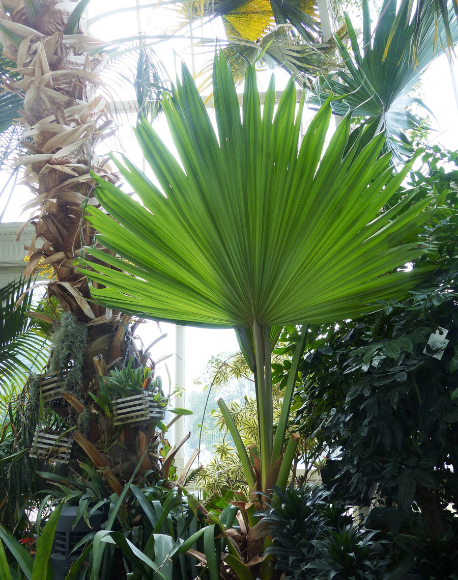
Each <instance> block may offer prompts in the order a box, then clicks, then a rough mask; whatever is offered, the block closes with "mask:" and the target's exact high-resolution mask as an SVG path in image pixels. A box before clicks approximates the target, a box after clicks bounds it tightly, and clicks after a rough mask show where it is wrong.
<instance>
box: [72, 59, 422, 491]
mask: <svg viewBox="0 0 458 580" xmlns="http://www.w3.org/2000/svg"><path fill="white" fill-rule="evenodd" d="M213 78H214V102H215V113H216V123H217V127H218V132H217V133H216V131H215V129H214V128H213V126H212V123H211V121H210V118H209V116H208V113H207V111H206V109H205V106H204V104H203V102H202V100H201V98H200V96H199V93H198V91H197V88H196V86H195V84H194V81H193V79H192V77H191V75H190V73H189V71H188V70H187V68H186V67H185V66H184V67H183V71H182V79H183V80H182V83H178V85H177V87H176V89H174V91H173V96H172V97H166V98H165V100H164V112H165V115H166V117H167V120H168V123H169V127H170V129H171V133H172V136H173V138H174V141H175V146H176V148H177V151H178V155H179V159H180V161H178V160H177V159H176V158H175V156H174V155H173V154H172V153H171V152H170V151H169V150H168V149H167V148H166V147H165V146H164V144H163V142H162V141H161V139H160V137H159V136H158V135H157V133H156V132H155V131H154V130H153V128H152V127H151V126H150V125H149V124H148V123H147V122H146V121H144V120H142V121H141V122H140V124H139V126H138V128H137V129H136V133H137V137H138V140H139V143H140V145H141V147H142V150H143V153H144V155H145V158H146V160H147V161H148V163H149V165H150V166H151V168H152V169H153V172H154V174H155V176H156V178H157V180H158V182H159V187H158V186H157V185H155V184H154V183H152V182H151V181H150V180H149V179H147V177H146V176H145V175H144V174H142V172H141V171H139V170H138V169H137V168H136V167H135V166H134V165H133V164H132V163H130V162H129V161H128V160H127V159H125V160H124V164H122V163H120V162H117V166H118V169H119V171H120V173H121V174H122V175H123V177H124V178H125V180H126V181H127V182H128V183H129V184H130V185H131V186H132V187H133V189H134V191H136V192H137V194H138V195H139V197H140V199H141V201H142V204H140V203H138V202H136V201H134V200H133V199H132V198H131V197H130V196H129V195H127V194H125V193H123V192H122V191H121V190H119V189H118V188H116V187H115V186H114V185H112V184H109V183H107V182H105V181H103V180H101V179H99V178H97V177H96V176H94V178H95V179H97V181H98V184H99V185H98V188H97V191H96V192H95V195H96V197H97V199H98V200H99V201H100V203H101V205H102V206H103V207H104V208H105V210H107V211H108V212H109V214H110V215H107V214H106V213H104V212H103V211H102V210H100V209H97V208H93V207H91V208H88V210H87V212H88V220H89V222H90V223H92V225H93V226H94V227H95V229H96V230H97V231H98V232H100V234H99V236H98V237H99V241H100V242H101V243H102V244H103V246H104V247H105V248H108V249H109V250H111V252H110V253H105V252H103V251H100V250H98V249H97V248H94V247H90V248H86V251H87V252H88V254H90V255H91V259H89V258H87V259H85V260H81V261H80V263H79V271H80V272H81V273H84V274H85V275H86V276H87V277H88V278H89V279H90V280H92V281H93V282H95V284H94V287H93V288H92V297H93V298H94V299H95V300H96V301H98V302H100V303H102V304H104V305H105V306H107V307H109V308H113V309H114V310H121V311H123V312H127V313H132V314H138V315H140V316H142V317H146V318H156V319H165V320H169V321H173V322H176V323H179V324H191V325H202V326H207V327H223V328H224V327H237V329H238V337H239V339H240V343H241V346H242V350H243V352H244V354H245V355H246V356H247V360H248V362H249V365H250V368H252V370H253V371H254V372H255V385H256V400H257V406H258V422H259V441H260V450H259V453H260V471H259V473H258V472H257V473H256V474H254V473H253V470H252V467H251V462H250V460H249V458H248V456H247V454H246V450H245V448H244V446H243V442H242V440H241V438H240V435H239V434H238V432H237V429H236V427H235V425H234V423H233V421H232V419H231V417H230V413H229V411H228V409H227V408H226V407H225V405H224V403H223V402H220V403H219V405H220V409H221V412H222V413H223V416H224V418H225V420H226V422H227V424H228V428H229V429H230V431H231V435H232V437H233V440H234V442H235V444H236V446H237V450H238V453H239V456H240V458H241V462H242V465H243V466H244V470H245V474H246V478H247V482H248V484H249V487H250V488H251V489H257V490H258V491H262V492H264V493H269V490H270V489H272V485H273V484H275V482H277V484H278V485H280V486H283V485H284V484H285V485H286V481H287V475H288V473H289V469H290V464H289V463H288V462H289V460H290V459H291V458H292V457H293V455H294V450H295V447H296V446H297V441H298V437H291V438H290V440H289V442H288V445H287V447H286V450H284V446H283V443H284V439H285V426H286V425H287V421H288V414H289V410H290V406H291V401H292V394H293V391H294V384H295V380H296V374H297V367H298V363H299V360H300V354H301V351H302V349H303V348H304V345H305V342H304V341H305V340H306V335H307V331H306V330H302V332H301V339H300V341H299V345H298V348H297V352H296V354H295V355H294V358H293V364H292V369H291V372H290V378H289V379H288V384H287V387H286V390H285V397H284V405H283V409H282V413H281V419H280V422H279V426H278V430H277V434H276V436H275V441H274V438H273V401H272V380H271V376H272V375H271V366H270V364H271V363H270V355H271V348H272V336H273V335H275V334H276V333H277V331H278V330H277V327H278V326H281V325H286V324H297V323H307V324H310V323H314V322H318V321H335V320H339V319H342V318H354V317H357V316H360V315H362V314H364V313H366V312H369V311H371V310H374V306H371V305H370V303H373V302H374V301H375V300H376V299H380V298H385V299H386V298H390V297H396V296H401V295H402V294H404V293H405V292H406V291H407V290H408V289H409V288H410V287H412V285H414V284H415V282H416V280H418V278H419V277H422V276H423V275H424V271H423V272H422V271H421V270H417V269H415V270H414V271H413V272H410V273H406V272H402V271H395V272H392V271H393V270H395V269H396V268H397V267H398V266H399V265H402V264H405V263H407V262H409V261H410V260H412V259H414V258H415V256H417V255H418V254H420V253H422V251H423V250H422V249H420V248H419V246H418V243H415V242H413V243H409V244H404V245H402V244H400V242H401V241H402V240H403V239H404V238H406V237H407V236H411V235H412V234H413V233H415V232H416V231H418V230H419V228H420V227H421V225H422V224H423V223H424V221H425V220H427V219H428V216H429V215H430V211H432V210H429V211H424V210H425V208H426V207H427V206H428V205H429V200H427V199H426V200H423V201H422V202H419V203H415V204H412V203H411V197H408V196H406V197H405V198H404V199H403V200H402V201H401V202H400V204H398V205H397V206H395V207H393V208H392V209H390V210H389V211H387V212H384V213H383V211H381V210H382V208H383V206H384V205H385V203H386V202H387V201H388V200H389V199H390V197H391V196H392V195H393V193H394V192H395V191H396V190H397V188H398V187H399V186H400V184H401V182H402V180H403V179H404V177H405V175H406V173H407V171H408V170H409V168H410V165H407V166H406V167H405V169H404V170H403V171H401V172H400V173H399V175H397V176H396V177H394V178H392V177H391V176H392V171H391V169H390V155H389V154H385V155H382V156H380V152H381V149H382V147H383V144H384V137H383V135H379V136H377V137H375V138H374V139H373V140H372V141H371V142H370V143H369V144H368V145H366V146H365V147H364V148H363V149H362V150H361V151H360V152H359V153H358V154H357V155H355V151H356V147H353V148H352V150H351V151H350V152H349V153H347V154H345V151H346V147H347V142H348V135H349V130H350V117H349V116H347V117H346V118H345V119H344V120H343V121H342V122H341V123H340V125H339V127H338V128H337V130H336V132H335V134H334V136H333V137H332V139H331V141H330V143H329V146H328V147H327V149H326V150H325V149H324V143H325V138H326V133H327V129H328V126H329V122H330V119H331V105H330V101H328V102H326V103H325V105H324V106H323V107H322V108H321V109H320V110H319V112H318V113H317V115H316V116H315V118H314V119H313V121H312V122H311V124H310V126H309V128H308V130H307V132H306V135H305V137H304V139H303V141H302V143H301V144H299V129H300V121H301V116H302V108H303V105H304V101H303V100H302V102H301V105H300V107H299V110H298V112H297V114H296V89H295V84H294V80H293V79H291V80H290V82H289V84H288V86H287V88H286V90H285V91H284V93H283V96H282V98H281V100H280V102H279V105H278V108H277V110H276V112H275V115H274V104H275V84H274V78H273V77H272V80H271V82H270V85H269V89H268V91H267V93H266V99H265V102H264V110H263V113H262V114H261V105H260V99H259V93H258V89H257V85H256V73H255V70H254V67H249V68H248V69H247V75H246V81H245V92H244V98H243V114H242V115H241V114H240V107H239V103H238V98H237V93H236V88H235V83H234V79H233V77H232V75H231V73H230V70H229V68H228V66H227V63H226V61H225V59H224V56H223V55H220V56H219V57H218V56H217V57H216V58H215V63H214V73H213ZM406 207H407V208H408V209H406V210H405V211H404V212H403V213H402V214H400V215H398V216H397V213H398V212H399V210H400V209H402V208H404V209H405V208H406ZM113 218H114V219H113ZM115 220H116V221H115ZM100 261H103V262H104V263H105V264H108V265H109V266H106V265H102V264H101V263H100ZM389 272H391V273H389Z"/></svg>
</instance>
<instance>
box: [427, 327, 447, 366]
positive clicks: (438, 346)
mask: <svg viewBox="0 0 458 580" xmlns="http://www.w3.org/2000/svg"><path fill="white" fill-rule="evenodd" d="M447 334H448V330H447V329H446V328H442V327H441V326H439V328H438V329H437V330H436V332H433V333H432V334H431V336H430V337H429V339H428V346H429V348H430V349H431V350H434V351H435V352H434V354H429V353H428V352H427V348H426V346H425V349H424V351H423V352H424V353H425V354H429V356H432V357H433V358H437V359H438V360H440V359H441V358H442V355H443V354H444V351H445V348H446V346H447V344H448V343H449V342H450V341H449V340H447V339H446V338H445V337H446V336H447Z"/></svg>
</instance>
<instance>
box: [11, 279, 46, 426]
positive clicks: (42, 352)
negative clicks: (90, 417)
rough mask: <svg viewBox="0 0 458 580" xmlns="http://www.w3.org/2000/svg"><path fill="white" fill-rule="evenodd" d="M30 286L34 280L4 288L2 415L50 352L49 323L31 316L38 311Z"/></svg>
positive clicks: (15, 283) (12, 283)
mask: <svg viewBox="0 0 458 580" xmlns="http://www.w3.org/2000/svg"><path fill="white" fill-rule="evenodd" d="M29 288H30V281H28V282H25V281H24V280H20V279H19V280H14V281H13V282H10V283H9V284H7V285H6V286H5V287H3V288H0V416H1V415H2V414H3V411H4V408H5V405H6V404H7V403H8V402H9V401H10V400H11V397H13V396H14V394H15V393H16V392H17V391H18V389H20V388H22V387H23V386H24V383H25V381H26V379H27V376H28V375H29V373H30V371H31V370H38V369H40V368H41V367H43V366H44V365H45V364H46V360H47V355H48V354H49V348H48V342H47V341H46V329H47V325H46V323H43V322H36V321H34V320H33V319H31V318H30V317H29V313H30V312H31V311H34V310H36V308H35V307H34V306H33V304H32V298H33V296H32V292H28V290H29ZM24 292H25V294H24V296H23V300H22V302H20V303H19V304H18V301H19V300H20V298H21V297H22V295H23V293H24ZM48 326H49V325H48Z"/></svg>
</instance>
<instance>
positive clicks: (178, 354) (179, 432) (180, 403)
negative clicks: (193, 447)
mask: <svg viewBox="0 0 458 580" xmlns="http://www.w3.org/2000/svg"><path fill="white" fill-rule="evenodd" d="M175 329H176V335H175V385H176V387H177V388H178V389H180V390H182V392H183V395H182V396H181V397H176V398H175V400H174V406H175V407H184V406H185V394H184V388H185V361H186V344H185V327H184V326H178V325H177V326H176V327H175ZM184 421H185V418H184V417H180V418H179V419H178V421H176V422H175V423H174V425H173V428H174V431H173V436H174V437H173V438H174V443H175V444H176V445H177V444H178V443H179V442H180V441H181V440H182V439H183V437H184V434H185V433H184V432H185V429H184ZM175 465H176V467H177V472H178V475H180V474H181V471H182V470H183V468H184V466H185V456H184V449H183V447H182V448H181V449H179V451H178V453H177V454H176V456H175Z"/></svg>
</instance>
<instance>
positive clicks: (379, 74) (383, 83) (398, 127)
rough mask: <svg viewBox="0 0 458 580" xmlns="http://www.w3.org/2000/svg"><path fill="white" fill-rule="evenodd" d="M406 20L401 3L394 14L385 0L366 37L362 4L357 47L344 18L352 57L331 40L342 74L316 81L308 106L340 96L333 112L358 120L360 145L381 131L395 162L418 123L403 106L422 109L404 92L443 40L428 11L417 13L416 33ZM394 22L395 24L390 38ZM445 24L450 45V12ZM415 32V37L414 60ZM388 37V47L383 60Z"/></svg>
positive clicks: (457, 33) (407, 151) (456, 37)
mask: <svg viewBox="0 0 458 580" xmlns="http://www.w3.org/2000/svg"><path fill="white" fill-rule="evenodd" d="M408 16H409V14H408V6H407V4H405V3H403V4H402V6H401V9H400V12H399V13H398V14H397V13H396V2H393V1H391V0H386V1H385V3H384V6H383V8H382V11H381V15H380V18H379V20H378V22H377V23H376V25H375V32H374V34H373V37H371V25H370V13H369V7H368V2H367V0H363V20H364V22H363V48H362V49H361V48H360V47H359V44H358V39H357V35H356V33H355V30H354V28H353V26H352V24H351V21H350V19H349V18H348V15H346V24H347V29H348V34H349V36H350V40H351V46H352V53H353V54H352V55H350V52H349V51H348V50H347V48H346V47H345V46H344V45H343V43H342V42H341V41H340V40H339V39H338V38H336V41H337V44H338V49H339V52H340V55H341V57H342V60H343V61H344V64H345V67H346V70H345V71H337V72H336V73H332V74H329V75H328V76H327V77H320V78H318V79H317V81H316V84H315V90H314V92H313V94H312V96H311V98H310V103H311V104H315V105H320V104H321V103H322V102H324V100H325V99H326V98H327V97H328V95H329V94H330V93H333V94H334V95H339V96H341V97H342V98H341V99H340V100H335V101H333V103H332V106H333V110H334V112H335V113H336V114H338V115H345V114H346V113H347V112H348V111H350V112H351V114H352V115H353V116H357V117H364V118H365V120H364V123H363V125H362V126H361V127H360V128H359V132H361V130H362V129H363V128H364V129H367V135H366V140H365V141H363V142H367V140H368V139H369V138H372V137H373V135H374V134H376V133H377V132H379V131H382V132H383V133H384V134H385V136H386V137H387V149H388V150H390V151H391V152H392V153H393V156H394V157H395V158H397V159H402V158H403V157H405V156H406V155H411V154H412V153H413V149H412V144H411V143H410V141H409V139H408V138H407V136H406V131H408V130H409V129H413V128H415V127H416V126H418V124H419V120H418V119H417V118H416V117H415V116H414V115H412V114H411V113H410V112H409V111H408V110H407V107H408V106H409V105H411V104H413V103H417V104H419V105H423V103H422V101H420V100H419V99H414V98H411V97H409V93H410V92H411V91H412V89H413V88H414V86H415V85H416V84H417V83H418V81H419V80H420V77H421V75H422V74H423V72H424V71H425V69H426V68H427V67H428V65H429V64H431V62H432V61H433V60H434V59H435V58H436V57H437V56H440V54H441V51H440V50H435V43H436V41H437V42H439V43H441V42H442V43H445V41H446V30H445V27H444V23H443V20H439V21H437V20H436V18H435V12H434V9H433V8H432V7H431V8H430V9H429V11H424V13H423V14H422V20H421V27H420V28H419V29H418V30H417V27H416V22H415V21H409V18H408ZM396 18H399V19H400V25H399V26H397V27H396V28H395V31H394V34H392V32H393V25H394V22H395V20H396ZM449 20H450V22H449V30H450V34H451V38H452V39H453V42H454V43H456V42H457V41H458V22H457V20H456V18H455V16H454V14H453V11H452V10H451V11H450V12H449ZM436 25H437V28H436ZM416 33H418V35H419V37H418V51H417V53H416V56H415V52H414V51H415V35H416ZM391 34H392V38H391V42H390V47H389V50H388V52H387V55H386V58H384V56H385V48H386V46H387V43H388V39H389V38H390V35H391ZM423 106H424V105H423Z"/></svg>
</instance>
